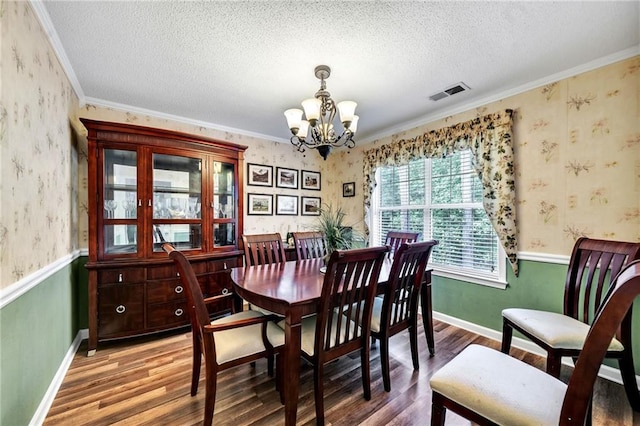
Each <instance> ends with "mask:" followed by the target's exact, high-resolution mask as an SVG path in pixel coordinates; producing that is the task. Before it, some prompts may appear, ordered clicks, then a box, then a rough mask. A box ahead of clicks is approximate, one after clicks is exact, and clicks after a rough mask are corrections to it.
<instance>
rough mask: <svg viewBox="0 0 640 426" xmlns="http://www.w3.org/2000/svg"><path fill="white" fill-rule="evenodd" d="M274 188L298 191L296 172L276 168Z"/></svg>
mask: <svg viewBox="0 0 640 426" xmlns="http://www.w3.org/2000/svg"><path fill="white" fill-rule="evenodd" d="M276 186H277V187H278V188H289V189H298V171H297V170H295V169H285V168H284V167H278V168H276Z"/></svg>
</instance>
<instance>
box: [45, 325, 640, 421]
mask: <svg viewBox="0 0 640 426" xmlns="http://www.w3.org/2000/svg"><path fill="white" fill-rule="evenodd" d="M435 339H436V355H435V357H433V358H429V355H428V351H427V348H426V340H425V338H424V334H423V333H421V334H420V336H419V347H420V370H419V371H414V370H413V367H412V363H411V353H410V350H409V339H408V335H406V334H404V333H403V334H400V335H397V336H395V337H393V338H392V341H391V343H392V344H391V349H390V353H391V366H390V368H391V392H388V393H387V392H385V391H384V389H383V386H382V376H381V370H380V362H379V347H378V346H376V347H375V348H373V349H372V351H371V357H372V360H371V380H372V383H371V400H370V401H365V400H364V398H363V396H362V385H361V379H360V377H361V376H360V359H359V356H358V355H357V354H355V355H351V356H349V357H345V358H342V359H340V360H338V361H335V362H333V363H331V364H329V365H328V366H327V367H326V369H325V397H324V398H325V409H326V424H327V425H356V424H363V425H425V424H428V423H429V420H430V417H431V389H430V387H429V378H430V377H431V375H432V374H433V372H435V371H437V370H438V369H439V368H440V367H442V366H443V365H444V364H446V363H447V362H448V361H449V360H450V359H451V358H453V357H454V356H455V355H456V354H457V353H459V352H460V351H461V350H462V349H463V348H464V347H465V346H467V345H468V344H470V343H478V344H482V345H486V346H491V347H494V348H496V349H498V348H499V342H496V341H493V340H489V339H486V338H484V337H481V336H477V335H475V334H473V333H470V332H467V331H464V330H461V329H458V328H456V327H453V326H450V325H448V324H445V323H442V322H438V321H436V322H435ZM190 344H191V339H190V333H188V332H187V333H185V332H182V333H178V334H172V335H171V334H170V335H164V336H160V337H159V336H153V337H148V338H142V339H135V340H129V341H126V342H118V343H111V344H101V345H100V346H99V349H98V352H97V353H96V355H95V356H93V357H90V358H88V357H86V342H85V343H83V345H82V346H81V347H80V349H79V351H78V353H77V354H76V355H75V358H74V360H73V362H72V364H71V367H70V369H69V371H68V373H67V375H66V377H65V379H64V382H63V384H62V386H61V388H60V390H59V392H58V394H57V396H56V398H55V400H54V402H53V405H52V407H51V410H50V411H49V414H48V415H47V418H46V421H45V425H70V424H72V425H89V424H90V425H143V424H148V425H197V424H200V423H201V422H202V418H203V410H204V371H203V373H202V376H201V377H202V379H201V382H200V389H199V392H198V395H196V396H195V397H191V396H190V394H189V385H190V377H191V347H190ZM512 355H514V356H516V357H518V358H520V359H523V360H524V361H526V362H528V363H530V364H533V365H536V366H537V367H539V368H542V367H543V365H544V359H542V358H540V357H537V356H534V355H531V354H528V353H525V352H522V351H517V350H513V351H512ZM563 369H566V371H564V370H563V378H564V380H565V381H566V380H567V378H568V375H569V374H570V369H568V368H565V367H563ZM203 370H204V368H203ZM266 370H267V365H266V361H264V360H261V361H258V362H257V363H256V365H255V368H254V367H251V366H250V365H244V366H240V367H237V368H235V369H231V370H227V371H224V372H222V373H221V374H220V375H219V376H218V394H217V397H216V409H215V415H214V423H215V424H218V425H233V426H241V425H277V424H283V423H284V421H283V420H284V407H283V406H282V405H281V404H280V399H279V396H278V393H277V392H276V391H275V381H274V379H272V378H270V377H268V376H267V373H266ZM300 383H301V385H300V399H299V405H298V424H301V425H313V424H315V414H314V402H313V401H314V400H313V376H312V370H311V367H310V366H309V365H307V364H305V363H304V361H303V363H302V367H301V379H300ZM469 424H470V423H469V422H468V421H467V420H465V419H462V418H461V417H458V416H456V415H455V414H454V413H451V412H448V413H447V425H452V426H453V425H469ZM593 424H594V425H636V424H640V415H638V414H635V413H633V411H632V410H631V408H630V407H629V404H628V402H627V400H626V396H625V394H624V390H623V389H622V386H620V385H617V384H615V383H611V382H608V381H606V380H602V379H598V383H597V384H596V392H595V398H594V421H593Z"/></svg>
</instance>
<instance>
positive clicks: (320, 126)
mask: <svg viewBox="0 0 640 426" xmlns="http://www.w3.org/2000/svg"><path fill="white" fill-rule="evenodd" d="M330 74H331V69H330V68H329V67H328V66H326V65H318V66H317V67H316V69H315V75H316V77H317V78H318V79H319V80H320V90H318V91H317V92H316V94H315V98H316V99H317V100H318V101H319V104H320V105H317V104H314V105H316V107H317V106H319V111H317V110H314V108H312V107H313V105H311V104H313V103H311V104H309V108H310V109H309V110H307V106H305V103H304V102H303V106H304V107H305V114H311V117H312V118H307V119H308V124H309V125H310V128H309V135H308V136H307V135H306V129H307V126H304V129H305V130H303V132H304V133H305V135H302V136H298V135H297V132H298V130H299V129H298V128H297V127H296V125H295V124H296V123H295V119H296V117H295V116H293V115H291V114H287V112H285V116H287V120H288V122H289V120H290V116H292V117H293V118H291V120H293V121H291V122H289V125H290V128H291V131H292V132H294V133H295V134H294V136H292V137H291V139H290V141H291V144H292V145H293V146H295V147H296V148H297V149H298V151H300V152H304V151H305V148H311V149H317V150H318V152H319V153H320V155H321V156H322V157H323V158H324V159H325V160H326V159H327V155H328V154H329V153H330V152H331V148H338V147H342V146H346V147H347V148H349V149H351V148H354V147H355V141H354V140H353V136H354V133H353V132H352V131H351V130H350V128H349V127H350V126H351V123H352V122H351V120H349V119H346V118H345V121H344V122H343V123H342V125H343V127H344V129H343V131H342V133H341V134H340V135H337V134H336V130H335V129H334V128H333V121H334V119H335V116H336V112H337V110H338V108H337V106H336V103H335V102H334V100H333V99H332V98H331V94H330V93H329V92H328V91H327V83H326V79H327V78H328V77H329V75H330ZM305 102H306V101H305ZM343 104H349V105H348V106H347V107H346V108H347V109H346V111H349V108H351V111H350V113H347V115H348V116H349V117H350V115H349V114H351V115H353V112H354V110H355V105H356V104H355V102H343ZM351 104H352V105H351ZM343 110H344V108H341V111H340V113H341V114H343V112H344V111H343ZM288 111H289V110H288ZM291 111H294V110H291ZM295 111H298V112H299V110H295ZM309 111H311V112H309ZM316 115H317V118H316ZM354 117H355V118H356V119H357V116H354ZM342 118H343V117H342V116H341V119H342ZM298 119H299V117H298ZM354 127H355V126H354Z"/></svg>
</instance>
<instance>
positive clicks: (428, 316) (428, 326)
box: [420, 271, 436, 356]
mask: <svg viewBox="0 0 640 426" xmlns="http://www.w3.org/2000/svg"><path fill="white" fill-rule="evenodd" d="M420 301H421V304H422V325H423V326H424V334H425V335H426V336H427V347H428V348H429V355H431V356H434V355H435V353H436V350H435V342H434V338H433V306H432V302H431V271H426V272H425V278H424V282H423V283H422V289H421V294H420Z"/></svg>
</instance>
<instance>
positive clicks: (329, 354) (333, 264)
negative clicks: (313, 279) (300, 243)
mask: <svg viewBox="0 0 640 426" xmlns="http://www.w3.org/2000/svg"><path fill="white" fill-rule="evenodd" d="M388 251H389V247H387V246H381V247H369V248H364V249H354V250H336V251H335V252H333V253H332V254H331V257H330V258H329V263H328V264H327V271H326V273H325V276H324V281H323V285H322V293H321V296H320V302H319V305H318V310H317V315H313V316H310V317H307V318H303V319H302V330H301V334H302V338H301V349H302V356H303V358H305V359H306V360H307V361H309V362H310V363H311V364H312V365H313V380H314V393H315V403H316V423H317V424H319V425H322V424H324V384H323V371H324V365H325V364H326V363H328V362H330V361H332V360H334V359H337V358H338V357H341V356H343V355H346V354H348V353H351V352H354V351H357V350H359V351H360V359H361V365H362V367H361V368H362V388H363V391H364V398H365V399H366V400H369V399H371V379H370V375H369V344H368V341H369V332H370V324H371V307H372V304H373V298H374V297H375V294H376V288H377V285H378V278H379V275H380V269H381V267H382V263H383V261H384V257H385V255H386V253H388ZM351 318H356V319H357V320H356V321H354V320H352V319H351Z"/></svg>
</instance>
